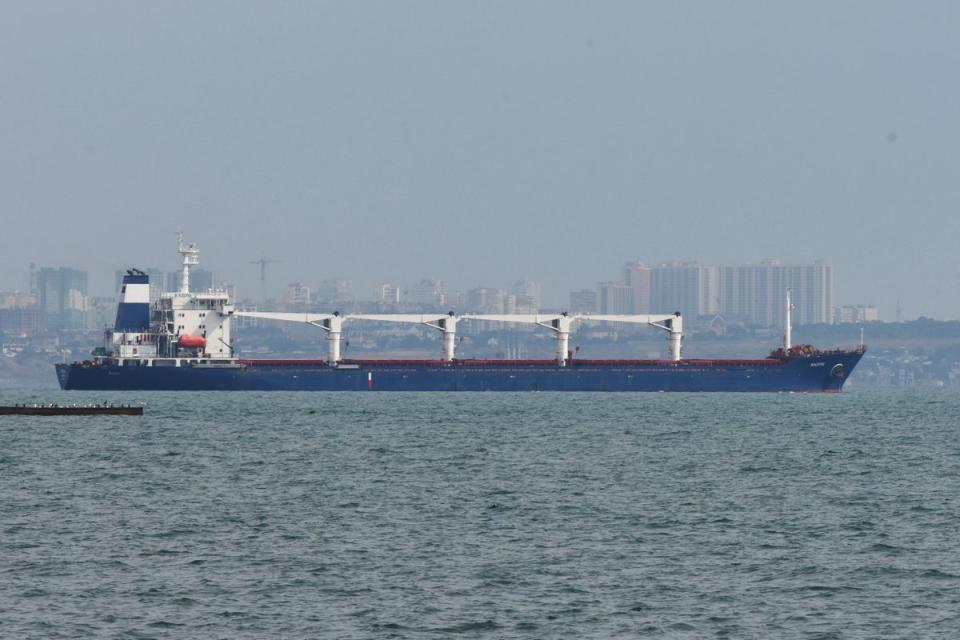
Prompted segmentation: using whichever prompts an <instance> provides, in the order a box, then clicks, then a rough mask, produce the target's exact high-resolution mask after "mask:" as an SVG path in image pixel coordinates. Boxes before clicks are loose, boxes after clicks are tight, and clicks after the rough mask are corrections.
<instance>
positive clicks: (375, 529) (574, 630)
mask: <svg viewBox="0 0 960 640" xmlns="http://www.w3.org/2000/svg"><path fill="white" fill-rule="evenodd" d="M34 400H37V401H40V400H42V401H59V402H85V401H103V400H112V401H123V402H138V403H139V402H141V401H142V402H145V403H146V415H145V416H144V417H142V418H133V417H70V418H65V417H59V418H41V417H0V443H2V448H0V534H2V535H0V576H2V579H0V637H3V638H83V637H124V638H127V637H130V638H308V637H329V638H374V637H377V638H380V637H382V638H443V637H464V638H472V637H477V638H480V637H491V638H560V637H566V638H583V637H591V638H614V637H622V638H634V637H644V636H649V637H672V638H771V637H777V638H876V637H890V638H894V637H902V638H918V637H930V638H937V637H942V638H956V637H960V553H958V552H960V497H958V496H960V494H958V491H960V439H958V436H957V432H958V416H960V400H958V399H957V397H956V396H955V395H953V394H951V393H949V392H945V391H925V392H916V391H914V392H896V393H875V392H865V391H859V390H854V391H850V392H848V393H844V394H840V395H765V394H764V395H736V394H730V395H728V394H717V395H708V394H702V395H696V394H690V395H687V394H615V395H614V394H611V395H608V394H551V393H532V394H383V393H354V394H338V393H269V394H261V393H143V394H126V395H117V394H110V393H103V394H91V395H84V394H80V393H73V394H64V393H61V392H49V393H43V394H39V395H38V394H37V393H36V392H33V393H31V392H27V391H23V392H16V391H14V392H9V391H8V392H4V393H3V395H2V396H0V404H8V403H13V402H22V401H34Z"/></svg>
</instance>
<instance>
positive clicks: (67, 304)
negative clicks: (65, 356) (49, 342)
mask: <svg viewBox="0 0 960 640" xmlns="http://www.w3.org/2000/svg"><path fill="white" fill-rule="evenodd" d="M36 288H37V304H38V306H39V307H40V309H41V310H42V311H43V314H44V317H45V319H46V323H47V328H48V329H51V330H70V331H83V330H84V329H85V328H86V326H87V272H86V271H78V270H76V269H71V268H69V267H60V268H59V269H53V268H50V267H41V268H40V270H39V271H37V272H36Z"/></svg>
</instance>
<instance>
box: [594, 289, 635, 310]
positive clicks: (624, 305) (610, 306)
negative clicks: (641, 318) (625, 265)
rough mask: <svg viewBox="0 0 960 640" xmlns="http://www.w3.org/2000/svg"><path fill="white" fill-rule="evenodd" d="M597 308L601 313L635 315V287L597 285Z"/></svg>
mask: <svg viewBox="0 0 960 640" xmlns="http://www.w3.org/2000/svg"><path fill="white" fill-rule="evenodd" d="M597 290H598V295H597V298H598V299H597V306H598V308H599V311H600V313H607V314H610V313H616V314H621V313H633V308H634V305H633V287H628V286H627V285H625V284H617V283H615V282H601V283H600V284H599V285H597Z"/></svg>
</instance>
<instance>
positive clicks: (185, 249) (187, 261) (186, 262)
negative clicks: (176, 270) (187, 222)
mask: <svg viewBox="0 0 960 640" xmlns="http://www.w3.org/2000/svg"><path fill="white" fill-rule="evenodd" d="M177 253H179V254H180V255H181V256H183V274H182V275H181V277H180V293H183V294H189V293H190V267H191V266H196V265H198V264H200V255H199V254H200V251H199V249H197V245H196V243H195V242H189V243H187V244H184V242H183V231H178V232H177Z"/></svg>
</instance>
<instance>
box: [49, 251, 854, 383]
mask: <svg viewBox="0 0 960 640" xmlns="http://www.w3.org/2000/svg"><path fill="white" fill-rule="evenodd" d="M177 249H178V252H179V253H180V255H181V259H182V272H181V278H180V289H179V290H178V291H176V292H170V293H163V294H161V295H160V296H159V298H158V300H157V301H156V303H154V304H152V305H151V302H150V284H149V277H148V276H147V275H146V274H145V273H144V272H142V271H139V270H137V269H130V270H128V271H127V274H126V275H125V276H124V277H123V281H122V286H121V291H120V302H119V305H118V307H117V315H116V321H115V323H114V326H113V328H112V329H108V330H107V331H105V333H104V345H103V346H102V347H99V348H97V349H96V350H94V352H93V354H92V357H91V358H90V359H87V360H83V361H81V362H74V363H72V364H66V363H64V364H58V365H56V372H57V379H58V381H59V383H60V386H61V388H63V389H68V390H74V389H75V390H97V391H100V390H165V391H205V390H225V391H274V390H277V391H680V392H692V391H718V392H739V391H745V392H753V391H768V392H769V391H780V392H789V391H796V392H834V393H835V392H839V391H840V390H841V389H842V388H843V385H844V382H846V380H847V378H848V377H849V376H850V374H851V373H852V372H853V369H854V367H856V365H857V363H858V362H859V361H860V358H861V357H862V356H863V354H864V351H865V348H864V346H863V345H860V346H859V347H856V348H854V349H848V350H843V349H837V350H830V351H820V350H817V349H813V348H812V347H810V346H809V345H793V344H792V341H791V325H790V315H791V314H790V312H791V310H792V309H793V305H792V304H791V301H790V291H789V290H786V291H785V304H786V326H785V331H784V341H783V345H782V346H781V347H779V348H778V349H776V350H774V351H773V352H772V353H770V355H768V356H767V357H765V358H755V359H700V358H697V359H692V358H683V357H682V355H681V350H682V346H681V342H682V335H683V317H682V315H681V314H680V313H679V312H675V313H670V314H642V315H618V314H613V315H611V314H569V313H537V314H463V315H457V314H455V313H453V312H449V313H446V314H340V313H338V312H333V313H282V312H264V311H242V310H237V309H236V308H235V307H234V305H233V304H232V302H231V300H230V296H229V295H228V294H227V292H225V291H221V290H209V291H206V292H192V291H191V290H190V269H191V267H193V266H196V265H198V264H199V252H198V250H197V247H196V245H195V244H193V243H184V242H183V237H182V235H180V236H178V243H177ZM236 317H248V318H259V319H262V320H273V321H280V322H298V323H306V324H309V325H311V326H314V327H316V328H317V329H318V330H321V331H323V332H324V333H325V334H326V338H327V346H328V349H327V357H326V358H325V359H323V358H317V359H276V358H273V359H250V358H244V357H240V356H238V355H237V354H235V353H234V348H233V343H232V326H231V324H232V320H233V318H236ZM471 321H484V322H490V323H515V324H525V325H535V326H538V327H542V328H544V329H546V330H548V331H551V332H552V333H553V334H554V337H555V338H556V354H555V356H554V357H553V358H550V359H537V360H531V359H526V360H490V359H461V358H458V357H457V354H456V344H457V325H458V323H459V322H471ZM352 322H397V323H413V324H417V325H422V326H426V327H429V328H431V329H434V330H436V331H439V332H440V333H442V336H443V340H442V345H443V346H442V353H441V354H440V356H439V357H438V358H436V359H416V360H414V359H385V358H377V359H372V358H364V359H347V358H342V357H341V353H340V342H341V335H342V332H343V329H344V325H345V324H347V323H352ZM589 322H612V323H626V324H641V325H646V326H649V327H652V328H655V329H658V330H661V331H663V332H665V333H666V336H667V345H668V346H667V351H668V353H669V357H668V358H665V359H656V360H649V359H646V360H639V359H626V358H625V359H604V360H598V359H585V358H579V357H577V358H575V357H574V354H573V352H571V351H570V349H569V342H570V332H571V330H572V329H573V328H574V326H575V325H576V324H577V323H589Z"/></svg>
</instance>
